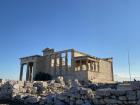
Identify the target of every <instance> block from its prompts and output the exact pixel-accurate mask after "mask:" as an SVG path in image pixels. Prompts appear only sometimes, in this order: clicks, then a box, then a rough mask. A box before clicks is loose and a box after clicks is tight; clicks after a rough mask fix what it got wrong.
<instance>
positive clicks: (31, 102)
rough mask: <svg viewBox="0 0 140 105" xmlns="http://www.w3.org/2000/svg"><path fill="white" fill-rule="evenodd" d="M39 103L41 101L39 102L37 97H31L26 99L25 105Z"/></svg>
mask: <svg viewBox="0 0 140 105" xmlns="http://www.w3.org/2000/svg"><path fill="white" fill-rule="evenodd" d="M38 101H39V100H38V98H37V97H33V96H29V97H28V98H26V99H25V100H24V103H25V104H27V103H29V104H35V103H37V102H38Z"/></svg>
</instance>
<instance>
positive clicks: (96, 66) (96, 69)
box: [95, 62, 98, 71]
mask: <svg viewBox="0 0 140 105" xmlns="http://www.w3.org/2000/svg"><path fill="white" fill-rule="evenodd" d="M95 71H98V62H95Z"/></svg>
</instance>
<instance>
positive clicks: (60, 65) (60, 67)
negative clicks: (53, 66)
mask: <svg viewBox="0 0 140 105" xmlns="http://www.w3.org/2000/svg"><path fill="white" fill-rule="evenodd" d="M59 71H60V72H59V75H62V56H61V53H60V54H59Z"/></svg>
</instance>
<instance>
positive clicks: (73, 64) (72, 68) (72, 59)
mask: <svg viewBox="0 0 140 105" xmlns="http://www.w3.org/2000/svg"><path fill="white" fill-rule="evenodd" d="M71 70H73V71H75V60H74V49H72V50H71Z"/></svg>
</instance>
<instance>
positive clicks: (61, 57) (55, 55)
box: [20, 48, 114, 83]
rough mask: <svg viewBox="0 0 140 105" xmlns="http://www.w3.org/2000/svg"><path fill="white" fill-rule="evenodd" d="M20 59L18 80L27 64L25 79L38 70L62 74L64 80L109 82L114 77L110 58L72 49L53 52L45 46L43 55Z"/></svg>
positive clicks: (30, 77)
mask: <svg viewBox="0 0 140 105" xmlns="http://www.w3.org/2000/svg"><path fill="white" fill-rule="evenodd" d="M20 60H21V65H20V80H22V78H23V66H24V65H27V71H26V80H27V81H32V80H34V77H35V75H36V74H37V73H38V72H44V73H49V74H50V75H52V76H53V77H54V78H56V77H58V76H63V77H64V79H65V80H67V79H78V80H81V81H88V80H90V81H92V82H96V83H110V82H113V79H114V77H113V63H112V58H97V57H95V56H91V55H88V54H85V53H82V52H79V51H76V50H74V49H68V50H63V51H58V52H55V51H54V49H50V48H46V49H44V50H43V56H41V55H34V56H28V57H23V58H20Z"/></svg>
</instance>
